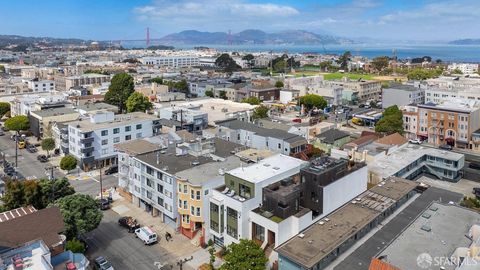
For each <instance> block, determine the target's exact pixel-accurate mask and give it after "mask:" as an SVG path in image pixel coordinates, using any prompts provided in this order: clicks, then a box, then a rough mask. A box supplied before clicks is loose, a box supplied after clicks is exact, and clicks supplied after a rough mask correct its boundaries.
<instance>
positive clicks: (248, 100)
mask: <svg viewBox="0 0 480 270" xmlns="http://www.w3.org/2000/svg"><path fill="white" fill-rule="evenodd" d="M242 103H248V104H250V105H258V104H260V103H261V101H260V99H258V98H257V97H248V98H244V99H243V100H242Z"/></svg>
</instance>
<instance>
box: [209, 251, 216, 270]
mask: <svg viewBox="0 0 480 270" xmlns="http://www.w3.org/2000/svg"><path fill="white" fill-rule="evenodd" d="M208 254H210V260H209V264H210V269H213V264H214V263H215V247H214V246H213V245H210V247H209V248H208Z"/></svg>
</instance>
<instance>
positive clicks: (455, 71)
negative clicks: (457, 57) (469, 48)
mask: <svg viewBox="0 0 480 270" xmlns="http://www.w3.org/2000/svg"><path fill="white" fill-rule="evenodd" d="M452 74H459V75H462V74H463V72H462V71H461V70H460V69H458V68H456V69H454V70H452Z"/></svg>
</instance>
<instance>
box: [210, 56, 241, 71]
mask: <svg viewBox="0 0 480 270" xmlns="http://www.w3.org/2000/svg"><path fill="white" fill-rule="evenodd" d="M215 65H216V66H217V67H220V68H222V69H223V71H225V72H227V73H232V72H234V71H237V70H240V69H241V67H240V66H239V65H238V64H237V63H236V62H235V60H233V58H232V57H231V56H230V55H229V54H228V53H223V54H221V55H220V56H219V57H218V58H217V59H216V60H215Z"/></svg>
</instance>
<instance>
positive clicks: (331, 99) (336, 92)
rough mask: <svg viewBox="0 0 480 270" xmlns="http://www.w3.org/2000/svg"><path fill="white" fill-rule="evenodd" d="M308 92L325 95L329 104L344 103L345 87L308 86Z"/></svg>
mask: <svg viewBox="0 0 480 270" xmlns="http://www.w3.org/2000/svg"><path fill="white" fill-rule="evenodd" d="M308 94H315V95H319V96H323V97H324V98H325V99H326V100H327V102H328V104H329V105H333V106H338V105H342V103H343V88H342V87H338V86H333V87H332V86H328V85H325V86H323V85H322V86H320V85H316V86H312V87H309V88H308Z"/></svg>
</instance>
